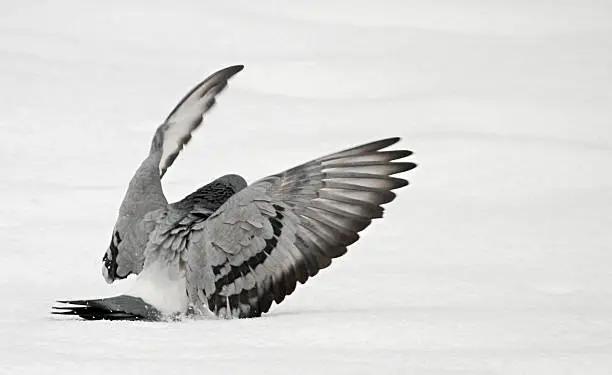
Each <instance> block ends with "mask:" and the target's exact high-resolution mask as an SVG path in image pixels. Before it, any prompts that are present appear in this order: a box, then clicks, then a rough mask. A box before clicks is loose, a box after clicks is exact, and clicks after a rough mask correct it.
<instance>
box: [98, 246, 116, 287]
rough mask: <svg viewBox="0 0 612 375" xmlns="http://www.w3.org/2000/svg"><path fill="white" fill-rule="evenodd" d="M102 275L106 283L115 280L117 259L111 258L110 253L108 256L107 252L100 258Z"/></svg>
mask: <svg viewBox="0 0 612 375" xmlns="http://www.w3.org/2000/svg"><path fill="white" fill-rule="evenodd" d="M102 261H103V262H104V263H102V276H104V280H106V282H107V283H108V284H112V283H113V281H115V278H116V275H117V261H116V260H115V259H114V258H113V256H112V254H111V256H109V254H108V252H106V253H105V254H104V258H102Z"/></svg>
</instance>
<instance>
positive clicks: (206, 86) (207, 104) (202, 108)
mask: <svg viewBox="0 0 612 375" xmlns="http://www.w3.org/2000/svg"><path fill="white" fill-rule="evenodd" d="M242 69H243V66H242V65H236V66H231V67H229V68H225V69H222V70H220V71H218V72H216V73H214V74H212V75H211V76H209V77H208V78H206V79H205V80H204V81H202V82H201V83H200V84H198V85H197V86H196V87H194V88H193V89H192V90H191V91H190V92H189V93H187V95H185V97H184V98H183V99H182V100H181V101H180V102H179V104H178V105H177V106H176V107H175V108H174V109H173V110H172V112H170V115H168V118H167V119H166V121H165V122H164V124H163V125H161V126H160V127H159V129H158V132H161V135H162V142H161V148H162V157H161V161H160V163H159V172H160V176H162V177H163V175H164V174H165V173H166V170H167V169H168V168H169V167H170V166H171V165H172V163H173V162H174V159H176V157H177V156H178V154H179V153H180V152H181V150H182V149H183V147H184V146H185V145H186V144H187V143H189V141H190V140H191V133H192V132H193V131H194V130H195V129H197V128H198V127H199V126H200V124H201V123H202V120H203V116H204V115H205V114H206V112H208V110H209V109H210V108H212V106H213V105H214V104H215V98H216V96H217V95H218V94H219V93H220V92H221V91H223V89H224V88H225V87H226V86H227V81H228V79H230V78H231V77H232V76H233V75H235V74H236V73H238V72H239V71H241V70H242Z"/></svg>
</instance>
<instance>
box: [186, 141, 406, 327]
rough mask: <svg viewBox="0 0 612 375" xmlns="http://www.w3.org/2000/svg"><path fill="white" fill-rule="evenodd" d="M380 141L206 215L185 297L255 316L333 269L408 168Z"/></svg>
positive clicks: (290, 174)
mask: <svg viewBox="0 0 612 375" xmlns="http://www.w3.org/2000/svg"><path fill="white" fill-rule="evenodd" d="M398 140H399V139H398V138H391V139H385V140H381V141H377V142H373V143H369V144H366V145H362V146H358V147H354V148H352V149H348V150H345V151H341V152H338V153H335V154H331V155H328V156H325V157H322V158H319V159H316V160H313V161H311V162H309V163H305V164H303V165H301V166H298V167H296V168H292V169H289V170H287V171H285V172H282V173H279V174H277V175H273V176H270V177H267V178H264V179H262V180H260V181H258V182H256V183H254V184H253V185H251V186H249V187H247V188H246V189H244V190H242V191H240V192H238V193H237V194H236V195H234V196H233V197H231V198H230V199H229V200H228V201H227V202H226V203H225V204H224V205H223V206H221V208H220V209H219V210H218V211H216V212H215V213H214V214H213V215H211V216H210V218H209V219H208V221H207V222H206V223H205V226H204V228H202V231H201V232H202V234H201V237H200V241H198V242H192V243H191V244H190V245H189V247H188V251H187V252H186V261H187V284H188V294H189V296H190V298H191V300H192V301H194V302H196V305H197V304H200V305H204V304H207V307H208V308H209V309H210V310H211V311H212V312H213V313H215V314H217V315H219V316H223V317H253V316H259V315H261V314H262V313H263V312H267V311H268V310H269V308H270V306H271V304H272V302H273V301H275V302H276V303H280V302H281V301H282V300H283V299H284V297H285V296H286V295H289V294H291V293H292V292H293V291H294V290H295V287H296V282H300V283H305V282H306V281H307V279H308V278H309V277H312V276H314V275H316V274H317V273H318V271H319V270H320V269H322V268H325V267H327V266H329V265H330V264H331V260H332V259H333V258H336V257H339V256H341V255H343V254H344V253H346V247H347V246H348V245H350V244H352V243H354V242H355V241H357V240H358V239H359V235H358V232H360V231H361V230H363V229H365V228H366V227H367V226H368V225H369V224H370V223H371V220H372V219H374V218H378V217H382V214H383V209H382V207H381V205H382V204H384V203H388V202H390V201H392V200H393V199H394V198H395V194H394V193H393V192H391V190H393V189H397V188H399V187H402V186H405V185H406V184H407V181H406V180H403V179H400V178H395V177H390V175H392V174H395V173H399V172H403V171H407V170H409V169H412V168H414V167H415V166H416V165H415V164H414V163H408V162H393V161H394V160H397V159H401V158H404V157H406V156H408V155H410V154H411V153H410V152H409V151H404V150H397V151H379V150H380V149H381V148H384V147H387V146H390V145H392V144H394V143H396V142H397V141H398Z"/></svg>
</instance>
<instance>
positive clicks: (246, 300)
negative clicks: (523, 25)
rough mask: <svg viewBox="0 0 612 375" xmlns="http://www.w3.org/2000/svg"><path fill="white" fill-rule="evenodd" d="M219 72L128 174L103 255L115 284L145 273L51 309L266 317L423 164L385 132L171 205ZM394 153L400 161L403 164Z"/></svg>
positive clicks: (101, 314) (185, 102) (222, 82)
mask: <svg viewBox="0 0 612 375" xmlns="http://www.w3.org/2000/svg"><path fill="white" fill-rule="evenodd" d="M242 68H243V66H241V65H237V66H231V67H229V68H225V69H223V70H220V71H218V72H216V73H214V74H212V75H211V76H210V77H208V78H207V79H205V80H204V81H203V82H201V83H200V84H199V85H197V86H196V87H195V88H193V89H192V90H191V91H190V92H189V93H188V94H187V95H186V96H185V97H184V98H183V99H182V100H181V101H180V102H179V104H178V105H177V106H176V108H174V110H172V112H171V113H170V115H169V116H168V118H167V119H166V121H164V123H163V124H162V125H161V126H159V128H157V131H156V132H155V136H154V137H153V141H152V144H151V150H150V152H149V155H148V156H147V157H146V159H145V160H144V161H143V162H142V164H141V165H140V167H139V168H138V170H137V171H136V173H135V175H134V177H133V178H132V180H131V181H130V184H129V187H128V190H127V193H126V194H125V198H124V199H123V203H122V204H121V207H120V209H119V217H118V218H117V223H116V224H115V227H114V229H113V233H112V237H111V243H110V246H109V248H108V250H106V253H105V254H104V257H103V259H102V260H103V263H104V265H103V268H102V273H103V275H104V278H105V279H106V281H107V282H108V283H112V282H113V281H115V280H117V279H124V278H126V277H127V276H128V275H130V274H137V275H138V277H137V279H136V280H135V282H134V289H133V290H132V291H130V292H129V293H127V294H125V295H120V296H116V297H110V298H103V299H94V300H73V301H58V302H61V303H64V304H65V305H61V306H59V307H54V309H55V310H54V312H53V313H54V314H62V315H78V316H80V317H82V318H84V319H92V320H96V319H110V320H115V319H116V320H162V319H164V320H166V319H172V318H180V317H182V316H185V315H189V314H192V315H195V316H202V315H204V316H206V315H209V316H217V317H222V318H249V317H258V316H260V315H261V314H262V313H265V312H268V310H270V307H271V306H272V302H276V303H277V304H278V303H281V302H282V301H283V299H284V298H285V296H287V295H290V294H291V293H293V291H294V290H295V287H296V283H297V282H300V283H302V284H304V283H305V282H306V281H307V280H308V278H310V277H312V276H315V275H316V274H317V273H318V272H319V270H320V269H323V268H326V267H328V266H329V265H330V264H331V261H332V259H333V258H337V257H339V256H341V255H343V254H345V253H346V251H347V249H346V248H347V246H349V245H350V244H352V243H354V242H355V241H357V240H358V239H359V235H358V232H361V231H362V230H364V229H365V228H366V227H367V226H368V225H370V223H371V221H372V219H376V218H380V217H382V215H383V208H382V207H381V205H383V204H385V203H388V202H391V201H392V200H393V199H394V198H395V194H394V193H393V192H392V190H394V189H397V188H400V187H403V186H405V185H407V184H408V182H407V181H406V180H404V179H401V178H397V177H391V175H394V174H396V173H400V172H404V171H408V170H410V169H412V168H414V167H415V166H416V165H415V164H414V163H410V162H397V161H396V160H398V159H402V158H405V157H407V156H409V155H411V152H410V151H406V150H385V151H381V150H382V149H383V148H386V147H388V146H391V145H393V144H395V143H396V142H398V141H399V138H388V139H382V140H379V141H375V142H371V143H367V144H364V145H361V146H357V147H353V148H350V149H347V150H344V151H340V152H336V153H333V154H330V155H327V156H323V157H320V158H318V159H315V160H312V161H310V162H307V163H304V164H302V165H299V166H297V167H294V168H291V169H288V170H286V171H284V172H280V173H278V174H274V175H272V176H268V177H265V178H263V179H261V180H259V181H256V182H254V183H252V184H251V185H247V183H246V181H245V180H244V179H243V178H242V177H240V176H238V175H233V174H230V175H226V176H223V177H220V178H218V179H217V180H215V181H213V182H211V183H209V184H208V185H206V186H204V187H202V188H200V189H198V190H197V191H195V192H194V193H192V194H190V195H189V196H187V197H186V198H184V199H183V200H181V201H179V202H176V203H171V204H169V203H168V201H167V200H166V198H165V196H164V193H163V191H162V185H161V178H162V177H163V176H164V174H165V172H166V171H167V169H168V168H169V167H170V166H171V165H172V163H173V162H174V160H175V159H176V157H177V155H178V154H179V152H180V151H181V150H182V148H183V146H184V145H186V144H187V143H188V142H189V140H190V139H191V133H192V132H193V131H194V130H195V129H197V128H198V126H200V124H201V123H202V117H203V116H204V115H205V114H206V112H207V111H208V110H209V109H210V108H211V107H212V106H213V105H214V104H215V98H216V96H217V94H219V93H220V92H221V91H223V89H224V88H225V87H226V86H227V81H228V80H229V79H230V78H231V77H232V76H233V75H235V74H236V73H238V72H239V71H241V70H242ZM394 161H395V162H394Z"/></svg>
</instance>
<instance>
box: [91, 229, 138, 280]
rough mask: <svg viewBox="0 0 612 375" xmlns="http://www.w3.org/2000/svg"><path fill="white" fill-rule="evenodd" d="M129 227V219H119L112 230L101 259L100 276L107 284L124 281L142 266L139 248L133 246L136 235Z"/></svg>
mask: <svg viewBox="0 0 612 375" xmlns="http://www.w3.org/2000/svg"><path fill="white" fill-rule="evenodd" d="M130 225H133V224H132V221H130V220H129V218H126V217H123V218H122V217H120V218H119V220H118V221H117V224H116V225H115V228H113V236H112V237H111V241H110V245H109V246H108V249H106V252H105V253H104V256H103V257H102V263H103V264H102V275H103V276H104V279H105V280H106V282H107V283H109V284H111V283H112V282H113V281H115V280H117V279H125V278H126V277H128V276H129V275H130V274H132V273H136V274H137V273H138V272H140V271H141V270H142V267H143V265H144V258H143V256H142V255H143V254H142V251H138V250H139V249H140V247H139V246H135V245H134V243H135V241H136V240H135V239H136V238H137V234H135V233H134V232H133V231H130V230H129V229H128V228H130V227H131V226H130ZM147 234H148V233H144V234H143V236H147ZM135 236H136V237H135Z"/></svg>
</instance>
